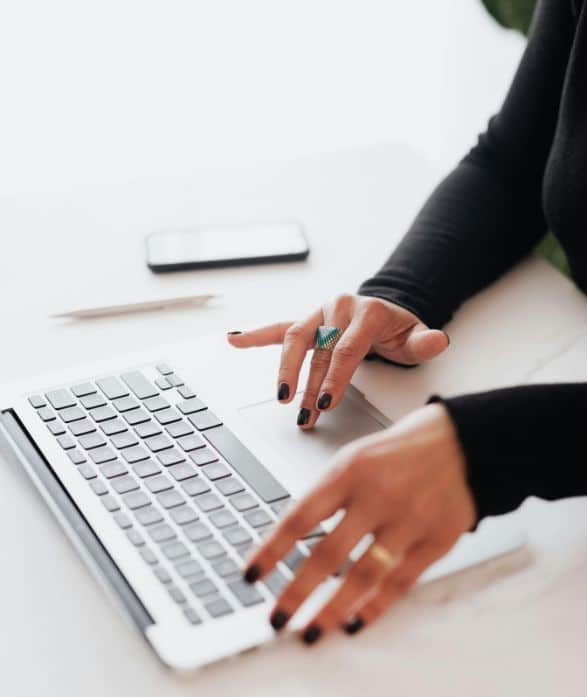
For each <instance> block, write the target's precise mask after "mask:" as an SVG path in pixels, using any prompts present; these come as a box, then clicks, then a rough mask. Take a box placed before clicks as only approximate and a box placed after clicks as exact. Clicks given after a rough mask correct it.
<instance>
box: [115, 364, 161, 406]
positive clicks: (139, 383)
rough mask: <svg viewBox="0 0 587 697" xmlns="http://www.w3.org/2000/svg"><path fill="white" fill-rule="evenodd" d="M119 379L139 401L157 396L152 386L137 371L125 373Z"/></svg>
mask: <svg viewBox="0 0 587 697" xmlns="http://www.w3.org/2000/svg"><path fill="white" fill-rule="evenodd" d="M121 378H122V380H123V381H124V382H125V383H126V385H127V386H128V387H129V388H130V389H131V391H132V392H133V393H134V395H135V396H136V397H138V398H139V399H149V397H156V396H157V395H158V394H159V393H158V392H157V390H156V389H155V387H154V386H153V384H152V383H150V382H149V380H147V378H146V377H145V376H144V375H143V374H142V373H140V372H139V371H138V370H133V371H131V372H130V373H125V374H124V375H121Z"/></svg>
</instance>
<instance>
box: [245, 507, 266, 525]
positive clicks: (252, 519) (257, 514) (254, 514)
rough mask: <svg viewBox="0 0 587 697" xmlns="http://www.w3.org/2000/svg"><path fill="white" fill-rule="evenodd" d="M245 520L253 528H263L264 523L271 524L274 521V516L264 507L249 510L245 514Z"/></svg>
mask: <svg viewBox="0 0 587 697" xmlns="http://www.w3.org/2000/svg"><path fill="white" fill-rule="evenodd" d="M244 518H245V520H246V521H247V523H248V524H249V525H250V526H251V527H252V528H262V527H263V526H264V525H269V523H272V522H273V518H272V517H271V516H270V515H269V513H266V512H265V511H263V510H262V509H260V508H259V509H257V510H254V511H249V512H248V513H245V515H244Z"/></svg>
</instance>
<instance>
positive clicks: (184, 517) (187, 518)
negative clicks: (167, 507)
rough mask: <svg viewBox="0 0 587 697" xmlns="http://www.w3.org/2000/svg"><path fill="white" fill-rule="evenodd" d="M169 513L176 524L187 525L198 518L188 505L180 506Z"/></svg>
mask: <svg viewBox="0 0 587 697" xmlns="http://www.w3.org/2000/svg"><path fill="white" fill-rule="evenodd" d="M170 515H171V517H172V518H173V520H174V521H175V522H176V523H177V525H187V524H188V523H193V522H194V521H196V520H198V516H197V515H196V514H195V512H194V511H193V510H192V509H191V508H190V507H189V506H180V508H174V509H172V510H171V511H170Z"/></svg>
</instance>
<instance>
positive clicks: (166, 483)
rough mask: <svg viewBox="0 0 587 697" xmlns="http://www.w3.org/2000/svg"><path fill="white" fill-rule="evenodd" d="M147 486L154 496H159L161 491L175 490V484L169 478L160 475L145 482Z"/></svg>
mask: <svg viewBox="0 0 587 697" xmlns="http://www.w3.org/2000/svg"><path fill="white" fill-rule="evenodd" d="M145 486H146V487H147V489H148V490H149V491H150V492H151V493H152V494H159V493H160V492H161V491H167V490H168V489H173V483H172V481H171V479H169V477H166V476H165V475H159V476H157V477H149V479H146V480H145Z"/></svg>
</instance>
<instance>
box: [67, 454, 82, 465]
mask: <svg viewBox="0 0 587 697" xmlns="http://www.w3.org/2000/svg"><path fill="white" fill-rule="evenodd" d="M67 454H68V455H69V459H70V460H71V461H72V462H73V464H74V465H81V464H82V462H85V461H86V456H85V455H84V454H83V453H82V451H81V450H69V451H68V453H67Z"/></svg>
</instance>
